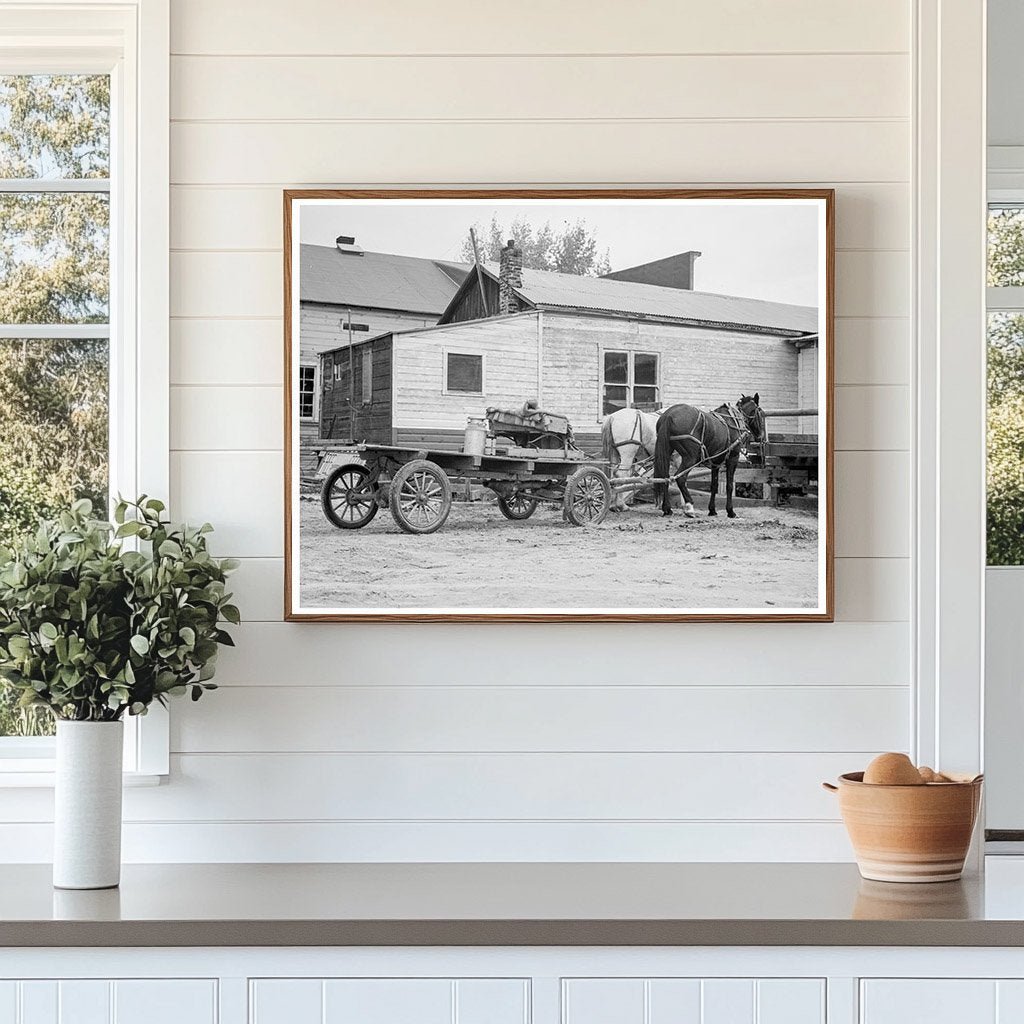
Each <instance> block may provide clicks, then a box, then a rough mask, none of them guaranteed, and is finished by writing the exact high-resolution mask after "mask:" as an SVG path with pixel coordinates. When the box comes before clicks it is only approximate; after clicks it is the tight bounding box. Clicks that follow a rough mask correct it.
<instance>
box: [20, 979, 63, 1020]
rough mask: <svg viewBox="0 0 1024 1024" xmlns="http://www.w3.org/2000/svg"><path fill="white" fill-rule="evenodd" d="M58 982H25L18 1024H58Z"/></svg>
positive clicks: (22, 984)
mask: <svg viewBox="0 0 1024 1024" xmlns="http://www.w3.org/2000/svg"><path fill="white" fill-rule="evenodd" d="M58 1007H59V1000H58V997H57V982H55V981H23V982H22V983H21V1006H20V1007H19V1009H20V1011H21V1012H20V1016H19V1017H18V1018H17V1021H18V1024H58V1020H59V1017H58V1013H59V1010H58Z"/></svg>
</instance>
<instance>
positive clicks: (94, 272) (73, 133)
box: [0, 75, 110, 736]
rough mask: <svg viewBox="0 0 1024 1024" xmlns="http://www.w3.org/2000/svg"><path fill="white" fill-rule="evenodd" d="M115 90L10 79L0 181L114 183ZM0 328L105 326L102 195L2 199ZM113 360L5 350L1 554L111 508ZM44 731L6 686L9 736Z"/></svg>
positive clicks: (99, 344) (63, 344)
mask: <svg viewBox="0 0 1024 1024" xmlns="http://www.w3.org/2000/svg"><path fill="white" fill-rule="evenodd" d="M109 110H110V82H109V79H108V78H107V77H106V76H102V75H100V76H95V75H10V76H0V178H8V179H9V178H23V179H37V178H48V179H59V178H104V177H107V176H108V174H109V166H110V161H109V158H110V152H109V151H110V117H109ZM0 223H2V224H3V232H2V235H0V323H8V324H83V323H104V322H106V320H107V317H108V299H109V267H108V244H109V243H108V239H109V202H108V199H107V196H106V195H105V194H103V193H88V192H80V193H75V192H67V193H61V192H49V193H44V192H36V193H32V192H15V193H2V194H0ZM107 380H108V355H107V343H106V342H105V341H102V340H72V341H61V340H54V339H25V340H22V339H0V544H7V543H9V542H10V541H11V540H12V539H13V538H14V537H15V536H17V535H19V534H21V533H24V532H25V531H26V530H28V529H32V528H34V526H35V523H36V521H37V520H38V519H39V518H40V517H49V516H52V515H53V513H54V511H55V510H56V509H59V508H61V507H65V506H67V505H70V504H71V503H72V502H73V501H74V500H75V499H77V498H81V497H87V498H89V499H90V500H91V501H92V502H93V505H94V507H95V508H96V509H97V511H98V513H99V514H100V515H101V516H102V515H103V514H105V509H106V506H107V463H108V440H107V435H108V412H107V396H108V384H107ZM46 725H47V723H45V722H40V721H36V719H35V717H34V716H32V715H29V714H28V713H26V712H22V711H19V710H18V709H17V708H16V706H15V704H14V703H13V702H12V700H11V699H10V695H9V694H8V693H7V691H6V688H4V687H0V736H3V735H37V734H39V732H40V731H45V729H44V727H45V726H46Z"/></svg>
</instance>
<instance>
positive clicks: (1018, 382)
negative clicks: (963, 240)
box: [987, 203, 1024, 565]
mask: <svg viewBox="0 0 1024 1024" xmlns="http://www.w3.org/2000/svg"><path fill="white" fill-rule="evenodd" d="M988 286H989V288H988V473H987V492H988V493H987V555H988V564H989V565H1024V473H1022V471H1021V467H1022V466H1024V203H1022V204H1021V205H1001V206H993V207H991V208H990V209H989V217H988Z"/></svg>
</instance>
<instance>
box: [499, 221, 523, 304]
mask: <svg viewBox="0 0 1024 1024" xmlns="http://www.w3.org/2000/svg"><path fill="white" fill-rule="evenodd" d="M522 287H523V250H522V249H520V248H519V247H518V246H517V245H516V243H515V242H514V241H513V240H512V239H511V238H510V239H509V240H508V243H507V244H506V245H505V248H504V249H502V250H501V264H500V266H499V269H498V313H499V314H502V315H503V314H505V313H518V312H519V300H518V299H517V298H516V296H515V293H514V292H513V289H514V288H522Z"/></svg>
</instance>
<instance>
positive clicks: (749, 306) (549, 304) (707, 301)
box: [486, 264, 818, 334]
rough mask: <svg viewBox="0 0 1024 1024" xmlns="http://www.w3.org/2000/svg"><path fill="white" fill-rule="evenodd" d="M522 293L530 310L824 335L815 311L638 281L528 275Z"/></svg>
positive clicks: (489, 267)
mask: <svg viewBox="0 0 1024 1024" xmlns="http://www.w3.org/2000/svg"><path fill="white" fill-rule="evenodd" d="M486 269H487V270H488V271H489V272H490V273H491V274H492V275H493V276H495V277H497V274H498V267H497V265H496V264H488V265H487V268H486ZM516 290H517V291H518V293H519V294H520V295H521V296H522V297H523V298H524V299H526V301H527V302H528V303H530V305H533V306H540V307H542V308H552V309H579V310H592V311H594V312H600V313H617V314H621V315H622V316H630V315H634V316H649V317H664V318H665V319H669V320H690V321H694V322H697V323H711V324H729V325H735V326H737V327H758V328H761V329H763V330H777V331H785V332H787V333H796V334H813V333H814V332H816V331H817V330H818V310H817V307H815V306H793V305H789V304H788V303H785V302H768V301H767V300H765V299H748V298H743V297H741V296H738V295H716V294H714V293H713V292H696V291H688V290H686V289H682V288H664V287H661V286H659V285H651V284H635V283H634V282H632V281H614V280H609V279H607V278H601V277H580V276H578V275H576V274H556V273H554V272H553V271H550V270H529V269H524V270H523V286H522V288H518V289H516Z"/></svg>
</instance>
